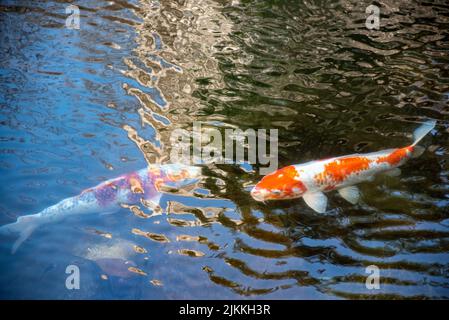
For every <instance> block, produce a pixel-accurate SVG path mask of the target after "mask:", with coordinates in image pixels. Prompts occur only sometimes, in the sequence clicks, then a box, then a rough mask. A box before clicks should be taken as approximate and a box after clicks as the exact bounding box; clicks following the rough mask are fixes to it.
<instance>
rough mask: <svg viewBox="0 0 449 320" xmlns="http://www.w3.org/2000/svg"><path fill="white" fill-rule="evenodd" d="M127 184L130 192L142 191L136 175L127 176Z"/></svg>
mask: <svg viewBox="0 0 449 320" xmlns="http://www.w3.org/2000/svg"><path fill="white" fill-rule="evenodd" d="M129 186H130V189H131V192H132V193H143V187H142V182H141V181H140V179H139V178H137V177H130V178H129Z"/></svg>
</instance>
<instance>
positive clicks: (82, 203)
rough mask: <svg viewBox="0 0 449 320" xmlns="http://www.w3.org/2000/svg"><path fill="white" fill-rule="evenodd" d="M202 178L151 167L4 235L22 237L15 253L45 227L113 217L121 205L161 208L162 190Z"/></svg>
mask: <svg viewBox="0 0 449 320" xmlns="http://www.w3.org/2000/svg"><path fill="white" fill-rule="evenodd" d="M200 175H201V168H199V167H193V166H187V165H183V164H164V165H150V166H149V167H148V168H145V169H142V170H139V171H136V172H132V173H129V174H125V175H122V176H120V177H118V178H115V179H111V180H107V181H105V182H102V183H100V184H99V185H97V186H96V187H93V188H89V189H86V190H84V191H83V192H81V193H80V194H79V195H77V196H75V197H71V198H67V199H64V200H62V201H60V202H59V203H57V204H55V205H53V206H51V207H48V208H46V209H44V210H43V211H41V212H39V213H36V214H32V215H25V216H21V217H19V218H18V219H17V221H16V222H14V223H10V224H7V225H3V226H1V227H0V234H3V235H10V234H19V238H18V240H17V241H16V242H15V243H14V245H13V248H12V252H13V253H14V252H15V251H16V250H17V249H18V248H19V246H20V245H21V244H22V243H23V242H24V241H25V240H26V239H27V238H28V237H29V236H30V235H31V233H32V232H33V231H34V230H35V229H36V228H37V227H39V226H41V225H43V224H46V223H50V222H55V221H59V220H61V219H63V218H65V217H67V216H72V215H80V214H88V213H96V212H99V213H101V212H102V213H112V212H115V211H118V210H119V209H120V208H121V206H120V205H121V204H136V203H138V202H140V201H141V200H142V201H145V202H146V203H151V204H153V205H154V206H157V205H158V204H159V201H160V198H161V196H162V194H161V192H160V188H161V187H162V186H168V187H172V188H182V187H184V186H187V185H191V184H193V183H195V182H197V181H198V179H199V177H200Z"/></svg>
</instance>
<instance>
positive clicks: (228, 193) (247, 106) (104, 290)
mask: <svg viewBox="0 0 449 320" xmlns="http://www.w3.org/2000/svg"><path fill="white" fill-rule="evenodd" d="M70 3H71V2H69V1H45V2H44V1H42V2H41V1H17V2H15V1H0V26H1V31H2V32H1V35H0V41H1V42H0V49H1V55H0V94H1V95H0V108H1V109H0V110H1V111H0V115H1V119H0V154H1V155H0V182H1V183H0V194H1V196H0V212H1V213H2V215H1V220H0V222H1V224H5V223H9V222H12V221H13V220H14V219H15V218H16V217H17V216H21V215H24V214H30V213H35V212H39V211H40V210H42V209H44V208H45V207H48V206H49V205H52V204H53V203H55V202H57V201H59V200H60V199H63V198H66V197H69V196H72V195H75V194H77V193H79V192H80V191H81V190H82V189H84V188H87V187H90V186H92V185H95V184H96V183H98V182H99V181H102V180H104V179H107V178H112V177H114V176H118V175H119V174H122V173H125V172H129V171H134V170H137V169H140V168H141V167H144V166H145V164H146V161H148V162H154V161H157V160H158V159H159V160H160V159H163V158H164V157H165V156H167V155H168V154H169V152H170V141H169V137H170V133H171V132H172V131H173V130H174V129H175V128H186V129H190V128H191V126H192V122H193V121H203V122H204V123H205V124H206V126H210V127H214V128H218V129H219V130H221V131H223V130H224V129H225V128H240V129H243V130H244V129H248V128H254V129H260V128H263V129H278V130H279V166H280V167H281V166H285V165H289V164H297V163H302V162H307V161H310V160H316V159H321V158H326V157H332V156H340V155H344V154H351V153H355V152H371V151H377V150H382V149H388V148H392V147H399V146H405V145H407V144H408V143H410V142H411V141H412V136H411V134H412V132H413V130H414V129H415V128H416V127H417V126H418V125H419V123H421V122H423V121H425V120H428V119H435V120H437V121H438V124H437V127H436V129H435V130H434V131H433V132H432V135H429V136H428V137H426V139H425V140H424V141H423V143H422V145H423V146H425V147H426V152H425V153H424V154H423V155H422V156H421V157H420V158H418V159H413V160H411V161H410V162H409V163H407V164H406V165H404V166H403V167H402V175H401V176H400V177H378V178H377V179H376V180H375V181H373V182H367V183H364V184H362V185H361V186H360V188H361V190H362V194H363V201H362V203H361V204H359V205H355V206H354V205H350V204H349V203H347V202H345V201H344V200H342V199H341V198H340V197H338V196H337V195H335V194H333V193H330V194H329V210H328V211H327V212H326V213H325V214H317V213H316V212H314V211H312V210H311V209H310V208H308V207H307V206H306V205H305V204H304V202H303V201H302V200H301V199H298V200H288V201H278V202H269V203H267V204H263V203H258V202H256V201H254V200H253V199H252V198H251V197H250V195H249V188H250V186H252V185H254V183H256V182H257V181H258V180H259V179H260V178H261V176H259V175H258V171H257V170H254V171H253V172H248V171H245V170H243V169H242V168H240V167H239V166H237V165H216V166H209V168H208V169H207V170H205V177H204V179H203V181H202V185H201V188H202V190H201V191H202V192H194V193H193V194H188V195H181V194H169V195H167V196H166V198H165V200H164V207H166V210H165V211H164V213H163V214H162V215H160V216H156V217H153V218H150V219H142V218H140V217H137V216H135V215H133V214H132V213H130V211H129V210H128V209H123V210H121V211H120V213H118V214H115V215H107V216H96V215H94V216H92V217H89V218H86V217H82V218H79V219H75V218H74V219H69V220H66V221H62V222H60V223H56V224H53V225H48V226H46V227H44V228H42V229H41V230H39V231H36V232H35V233H34V234H33V235H32V237H31V238H30V240H29V241H27V242H26V243H25V244H24V245H23V248H21V250H20V251H19V252H18V253H16V254H15V255H11V254H9V251H8V249H9V247H10V243H4V242H3V243H2V245H1V251H0V263H1V276H0V297H2V298H4V299H5V298H73V299H80V298H99V299H102V298H113V299H115V298H117V299H120V298H128V299H129V298H131V299H134V298H136V299H151V298H153V299H176V298H184V299H185V298H193V299H197V298H202V299H204V298H206V299H208V298H211V299H228V298H262V299H264V298H266V299H279V298H280V299H339V298H359V299H360V298H395V299H400V298H447V297H449V281H448V280H449V279H448V275H449V163H448V160H449V149H448V148H449V145H448V141H449V122H448V120H449V117H448V114H449V104H448V101H449V100H448V99H449V55H448V52H449V41H448V40H449V32H448V30H449V6H448V5H447V4H446V3H445V1H435V2H424V1H384V2H382V3H377V5H379V6H380V13H381V16H380V24H381V28H380V30H369V29H367V28H366V26H365V20H366V17H367V14H366V13H365V8H366V7H367V6H368V5H369V4H371V2H366V1H365V2H359V1H304V2H303V1H280V0H279V1H249V0H248V1H243V0H241V1H225V0H220V1H218V0H196V1H193V0H179V1H160V2H158V1H138V0H129V1H125V0H120V1H76V2H73V3H74V4H76V5H78V6H79V8H80V10H81V20H80V29H79V30H70V29H67V28H66V27H65V19H66V17H67V14H66V13H65V8H66V6H68V5H69V4H70ZM374 4H376V2H374ZM255 169H257V166H256V167H255ZM206 190H207V191H208V192H204V191H206ZM204 194H206V195H204ZM136 228H137V229H139V230H143V231H146V232H152V233H155V234H157V235H159V236H156V237H152V240H153V241H151V239H147V238H145V237H142V236H139V234H138V232H137V234H136V232H132V230H133V229H136ZM134 231H135V230H134ZM104 232H105V233H106V234H105V233H104ZM105 235H106V237H105ZM117 243H119V244H120V245H115V244H117ZM134 245H138V246H139V247H140V248H144V249H145V250H146V251H147V252H146V253H139V252H134V251H133V250H131V252H128V253H126V254H125V253H123V252H122V251H121V249H117V248H122V247H127V248H128V249H129V248H132V247H133V246H134ZM89 248H90V249H92V248H96V249H95V250H97V251H95V250H94V251H95V252H98V251H102V252H103V251H107V252H108V253H107V254H106V256H107V258H110V257H116V256H123V255H126V256H127V258H129V259H131V260H132V261H133V263H134V264H135V265H136V266H137V267H138V268H139V269H140V270H142V271H144V272H145V275H144V274H142V275H132V276H128V275H126V276H124V274H126V270H125V271H123V270H119V271H117V272H115V275H114V272H111V273H112V275H111V273H110V274H108V272H106V271H105V270H104V268H103V269H102V268H101V267H102V265H101V264H100V263H98V261H97V263H96V262H95V257H97V256H96V255H95V254H86V252H87V251H86V250H87V249H89ZM125 251H126V250H125ZM89 252H90V251H89ZM111 252H112V253H111ZM100 256H101V254H100ZM104 256H105V254H103V256H102V257H104ZM69 264H75V265H78V266H79V267H80V270H81V275H82V280H81V289H80V290H75V291H69V290H66V289H65V288H64V282H65V278H66V276H67V275H66V274H65V272H64V270H65V268H66V266H67V265H69ZM370 265H376V266H377V267H378V268H379V269H380V276H381V284H380V289H379V290H369V289H367V288H366V287H365V281H366V277H367V276H368V274H367V273H366V267H368V266H370ZM108 270H109V271H110V269H108ZM102 274H103V275H107V280H105V279H102V278H101V275H102ZM151 280H157V281H159V282H160V283H159V284H162V285H155V283H156V284H158V282H154V281H153V283H151V282H150V281H151Z"/></svg>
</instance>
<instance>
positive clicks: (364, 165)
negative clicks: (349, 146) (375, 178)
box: [314, 157, 371, 185]
mask: <svg viewBox="0 0 449 320" xmlns="http://www.w3.org/2000/svg"><path fill="white" fill-rule="evenodd" d="M370 163H371V160H369V159H368V158H365V157H348V158H340V159H336V160H334V161H332V162H329V163H327V164H325V165H324V171H323V172H322V173H319V174H317V175H316V176H315V177H314V178H315V182H316V183H317V184H321V185H322V184H328V183H329V182H331V183H332V184H333V183H341V182H343V181H344V180H345V179H346V178H347V177H348V176H350V175H351V174H353V173H357V172H360V171H363V170H366V169H368V168H369V165H370ZM329 180H331V181H329Z"/></svg>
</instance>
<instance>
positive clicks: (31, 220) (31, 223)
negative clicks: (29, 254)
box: [0, 215, 40, 254]
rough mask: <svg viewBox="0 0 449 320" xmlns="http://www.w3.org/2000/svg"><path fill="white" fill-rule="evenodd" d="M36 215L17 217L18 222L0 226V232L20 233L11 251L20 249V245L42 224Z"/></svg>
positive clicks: (5, 233)
mask: <svg viewBox="0 0 449 320" xmlns="http://www.w3.org/2000/svg"><path fill="white" fill-rule="evenodd" d="M38 218H39V217H37V216H36V215H29V216H22V217H19V218H18V219H17V221H16V222H14V223H10V224H6V225H4V226H1V227H0V234H2V235H15V234H19V238H18V239H17V240H16V241H15V242H14V245H13V246H12V249H11V253H13V254H14V253H15V252H16V251H17V249H19V247H20V245H21V244H22V243H23V242H24V241H25V240H26V239H28V237H29V236H30V235H31V233H33V231H34V229H36V228H37V227H38V226H39V225H40V221H39V219H38Z"/></svg>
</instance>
